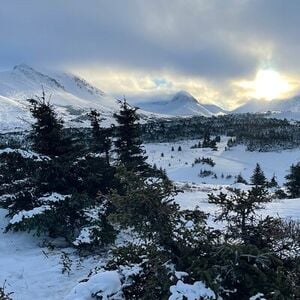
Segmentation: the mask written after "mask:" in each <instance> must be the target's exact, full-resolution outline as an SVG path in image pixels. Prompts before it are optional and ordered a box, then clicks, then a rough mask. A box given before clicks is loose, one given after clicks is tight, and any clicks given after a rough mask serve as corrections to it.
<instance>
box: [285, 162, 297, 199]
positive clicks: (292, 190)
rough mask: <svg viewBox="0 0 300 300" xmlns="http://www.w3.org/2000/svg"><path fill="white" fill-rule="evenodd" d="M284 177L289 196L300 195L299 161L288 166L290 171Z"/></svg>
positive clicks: (295, 196)
mask: <svg viewBox="0 0 300 300" xmlns="http://www.w3.org/2000/svg"><path fill="white" fill-rule="evenodd" d="M285 178H286V183H285V186H286V187H287V190H288V192H289V194H290V197H292V198H297V197H300V162H298V163H297V164H296V165H292V166H291V167H290V173H289V174H288V175H287V176H286V177H285Z"/></svg>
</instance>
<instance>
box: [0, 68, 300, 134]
mask: <svg viewBox="0 0 300 300" xmlns="http://www.w3.org/2000/svg"><path fill="white" fill-rule="evenodd" d="M42 89H44V90H45V92H46V95H48V96H50V97H51V103H53V104H55V105H56V108H57V111H58V112H59V114H60V115H61V116H62V117H63V118H64V120H65V121H66V123H67V124H68V125H70V126H86V125H87V118H86V113H87V112H88V111H89V110H90V109H91V108H95V109H98V110H99V111H101V113H102V115H103V116H104V117H106V122H107V124H110V123H111V122H112V115H113V113H114V112H115V111H116V110H117V109H118V108H119V106H118V103H117V100H116V99H115V98H114V97H112V96H111V95H109V94H106V93H105V92H103V91H102V90H100V89H98V88H96V87H94V86H92V85H91V84H89V83H88V82H87V81H86V80H84V79H82V78H80V77H78V76H75V75H73V74H70V73H63V72H46V73H45V72H39V71H36V70H35V69H33V68H32V67H30V66H27V65H24V64H22V65H18V66H15V67H14V68H13V69H12V70H9V71H2V72H0V130H2V131H3V130H12V129H13V130H15V129H17V128H20V129H23V128H24V127H25V128H26V126H27V127H28V121H30V114H29V112H28V107H27V105H28V103H27V102H26V99H28V98H31V97H35V96H36V95H41V92H42ZM158 99H159V100H157V99H156V100H151V101H149V100H148V101H141V102H140V103H135V104H136V105H137V106H138V107H140V108H141V110H140V112H141V113H142V115H143V118H152V117H154V118H156V117H168V116H169V117H173V116H178V117H182V116H192V115H201V116H206V117H211V116H214V115H220V114H228V113H247V112H251V113H256V112H272V113H271V116H275V117H280V118H289V119H291V118H294V119H300V96H298V97H294V98H290V99H286V100H273V101H261V100H252V101H249V102H247V103H246V104H243V105H242V106H240V107H238V108H237V109H235V110H233V111H226V110H224V109H223V108H221V107H219V106H217V105H214V104H203V103H200V102H199V101H198V100H197V99H196V98H195V97H193V96H192V95H191V94H189V93H188V92H185V91H180V92H178V93H176V94H174V95H171V96H169V97H168V98H167V99H166V98H165V97H163V96H162V97H160V98H158ZM129 100H130V99H129ZM24 121H25V122H24Z"/></svg>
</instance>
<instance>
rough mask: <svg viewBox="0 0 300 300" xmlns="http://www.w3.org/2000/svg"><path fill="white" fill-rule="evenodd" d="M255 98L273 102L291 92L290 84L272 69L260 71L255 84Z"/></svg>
mask: <svg viewBox="0 0 300 300" xmlns="http://www.w3.org/2000/svg"><path fill="white" fill-rule="evenodd" d="M253 84H254V86H253V88H254V95H253V96H254V97H255V98H257V99H266V100H272V99H276V98H280V97H281V96H283V95H284V94H285V93H286V92H288V91H289V89H290V87H289V83H288V81H287V80H285V79H284V78H283V77H282V76H281V75H280V74H279V73H278V72H276V71H274V70H270V69H266V70H259V71H258V72H257V74H256V77H255V80H254V82H253Z"/></svg>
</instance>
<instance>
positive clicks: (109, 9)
mask: <svg viewBox="0 0 300 300" xmlns="http://www.w3.org/2000/svg"><path fill="white" fill-rule="evenodd" d="M299 9H300V2H299V1H297V0H290V1H285V0H272V1H261V0H229V1H220V0H210V1H206V0H199V1H193V0H185V1H180V0H152V1H139V0H127V1H125V0H124V1H117V0H110V1H98V0H87V1H81V0H66V1H60V0H51V1H40V0H27V1H7V2H5V4H3V3H2V5H1V8H0V40H1V47H0V68H2V69H3V68H8V67H11V66H12V65H14V64H18V63H21V62H25V63H28V64H32V65H33V66H43V67H48V66H51V67H57V68H66V69H70V70H81V71H82V70H87V69H93V70H95V69H97V70H99V74H100V73H103V71H101V70H107V69H110V70H115V71H118V70H120V71H124V70H130V72H129V73H128V75H129V74H133V72H136V73H137V74H138V72H141V73H143V74H152V75H149V78H148V79H147V80H146V82H145V83H143V84H141V83H140V85H141V86H148V90H149V89H150V90H151V89H155V88H156V89H158V90H159V89H160V88H162V86H163V84H162V83H163V82H164V81H165V80H167V78H164V77H163V76H162V74H168V75H169V76H171V75H172V74H176V75H178V76H179V77H182V78H184V77H185V76H186V82H187V83H188V82H189V83H190V82H191V81H193V82H201V84H202V83H206V84H207V89H208V90H210V89H212V88H215V89H216V90H215V94H218V95H220V97H222V95H221V93H224V95H223V98H227V99H229V98H233V97H235V96H237V95H236V94H235V89H234V88H233V85H232V84H231V83H232V82H233V81H236V80H242V79H244V80H250V79H251V78H254V77H255V73H256V72H257V70H258V69H259V68H261V67H262V66H265V65H268V66H271V67H274V68H276V69H278V70H280V71H281V72H284V73H286V74H292V75H293V76H294V77H295V76H298V75H299V74H298V73H299V71H298V70H299V67H300V60H299V59H298V53H299V50H300V40H299V38H298V35H299V34H298V28H299V26H300V18H299V17H298V12H299ZM82 72H83V71H82ZM85 73H86V72H85ZM94 73H95V72H94V71H93V74H94ZM170 74H171V75H170ZM101 76H102V75H101ZM115 76H117V75H115ZM153 76H154V77H155V78H158V79H159V80H160V81H161V84H157V82H158V81H157V82H155V80H154V81H153ZM135 77H136V76H135ZM150 77H151V78H150ZM171 77H172V76H171ZM88 79H89V78H88ZM90 79H92V80H93V78H90ZM175 81H176V80H175ZM179 81H181V79H180V80H179V79H177V82H179ZM134 82H136V79H132V80H131V79H130V78H128V80H127V82H126V80H123V79H122V85H124V86H125V85H126V84H128V85H129V86H130V87H131V88H132V90H131V92H133V89H134V88H135V85H136V83H134ZM169 84H171V85H172V86H173V87H174V86H178V84H176V83H175V84H174V80H171V81H170V82H169ZM104 85H105V84H104ZM186 85H189V86H190V85H191V84H186ZM197 86H198V85H197ZM100 87H101V88H103V87H102V86H101V85H100ZM169 88H170V86H169ZM116 89H117V87H116ZM128 90H129V89H128V88H127V89H126V88H124V92H125V91H128ZM209 94H210V93H208V95H209ZM220 101H221V100H220ZM222 101H223V100H222ZM228 101H229V100H228ZM231 101H232V100H231Z"/></svg>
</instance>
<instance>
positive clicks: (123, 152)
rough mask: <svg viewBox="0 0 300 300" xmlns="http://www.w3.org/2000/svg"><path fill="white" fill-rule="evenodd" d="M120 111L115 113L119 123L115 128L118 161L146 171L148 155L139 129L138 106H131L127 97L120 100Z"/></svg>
mask: <svg viewBox="0 0 300 300" xmlns="http://www.w3.org/2000/svg"><path fill="white" fill-rule="evenodd" d="M120 106H121V107H120V111H119V113H115V114H114V118H115V119H116V121H117V123H118V125H117V126H116V128H115V136H116V140H115V141H114V145H115V152H116V153H117V155H118V161H119V163H120V164H122V165H124V166H125V167H126V168H127V169H128V170H135V171H141V172H143V171H145V170H146V169H147V168H148V165H147V163H146V159H147V156H145V150H144V149H143V147H142V140H141V138H140V130H139V124H138V121H139V116H138V114H137V110H138V108H136V107H131V106H130V105H129V104H128V103H127V102H126V99H124V100H123V101H120Z"/></svg>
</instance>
